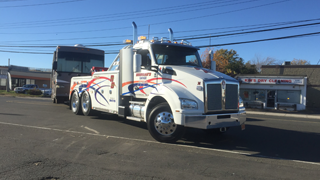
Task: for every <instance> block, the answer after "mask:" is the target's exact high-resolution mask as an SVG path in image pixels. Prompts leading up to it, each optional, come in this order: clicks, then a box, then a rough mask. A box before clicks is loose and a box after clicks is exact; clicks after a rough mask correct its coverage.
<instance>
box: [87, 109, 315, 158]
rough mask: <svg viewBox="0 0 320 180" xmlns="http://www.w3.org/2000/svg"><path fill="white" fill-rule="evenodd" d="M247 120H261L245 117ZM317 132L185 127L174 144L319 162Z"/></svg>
mask: <svg viewBox="0 0 320 180" xmlns="http://www.w3.org/2000/svg"><path fill="white" fill-rule="evenodd" d="M92 118H93V119H97V120H108V121H118V122H120V123H124V124H128V125H131V126H134V127H138V128H141V129H145V130H146V131H147V124H146V123H141V122H136V121H131V120H126V119H124V118H121V117H118V116H117V115H107V116H106V114H99V115H97V116H95V117H92ZM247 121H248V122H259V121H264V120H259V119H253V118H248V119H247ZM319 142H320V133H310V132H300V131H292V130H285V129H280V128H271V127H266V126H259V125H249V124H247V125H246V130H244V131H241V130H240V127H233V128H230V129H229V130H228V131H227V132H226V133H224V134H210V133H207V132H205V131H204V130H201V129H194V128H186V133H185V134H184V136H183V137H182V138H181V140H179V141H177V142H176V143H175V144H181V145H189V146H195V147H204V148H212V149H221V150H230V151H239V152H245V153H249V154H252V156H258V157H264V158H266V157H267V158H279V159H292V160H300V161H311V162H320V156H319V149H320V143H319Z"/></svg>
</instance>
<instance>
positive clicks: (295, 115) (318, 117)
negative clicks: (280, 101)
mask: <svg viewBox="0 0 320 180" xmlns="http://www.w3.org/2000/svg"><path fill="white" fill-rule="evenodd" d="M246 113H247V114H259V115H266V116H282V117H295V118H307V119H320V115H310V114H291V113H272V112H256V111H246Z"/></svg>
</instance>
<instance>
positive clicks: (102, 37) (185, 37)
mask: <svg viewBox="0 0 320 180" xmlns="http://www.w3.org/2000/svg"><path fill="white" fill-rule="evenodd" d="M318 20H320V19H318ZM273 24H274V23H273ZM319 24H320V22H317V23H309V24H301V25H295V26H285V27H279V28H273V29H262V30H256V31H247V32H240V33H236V32H237V31H244V30H249V29H260V28H261V27H270V26H261V27H255V28H247V29H239V30H234V31H225V32H216V33H213V32H210V33H207V34H210V35H209V36H202V35H203V34H197V35H189V36H181V37H178V39H177V40H182V39H183V40H192V39H203V38H215V37H222V36H234V35H240V34H251V33H259V32H267V31H275V30H283V29H291V28H299V27H306V26H315V25H319ZM274 26H277V25H274ZM227 32H235V33H229V34H221V33H227ZM218 33H220V34H218ZM166 34H167V33H166ZM207 34H205V35H207ZM211 34H218V35H211ZM125 36H130V35H119V36H101V37H86V38H67V39H41V40H24V41H9V42H30V41H34V42H36V41H69V40H84V39H104V38H115V37H125ZM190 36H192V38H188V37H190ZM199 36H200V37H199ZM108 44H117V42H109V43H108Z"/></svg>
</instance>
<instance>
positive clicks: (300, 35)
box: [0, 32, 320, 54]
mask: <svg viewBox="0 0 320 180" xmlns="http://www.w3.org/2000/svg"><path fill="white" fill-rule="evenodd" d="M318 34H320V32H314V33H307V34H298V35H292V36H283V37H276V38H269V39H260V40H253V41H243V42H234V43H225V44H213V45H202V46H197V47H198V48H206V47H215V46H229V45H238V44H248V43H255V42H264V41H274V40H282V39H291V38H299V37H306V36H312V35H318ZM122 45H123V44H122ZM96 46H112V45H106V44H101V45H96ZM0 47H1V46H0ZM16 47H24V46H16ZM35 47H37V48H39V47H41V46H35ZM48 47H49V46H46V47H45V48H48ZM55 47H56V46H50V48H55ZM112 51H113V50H110V52H106V53H105V54H117V53H118V51H115V52H112ZM0 52H9V53H28V54H52V53H42V52H25V51H7V50H0Z"/></svg>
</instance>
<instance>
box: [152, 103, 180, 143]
mask: <svg viewBox="0 0 320 180" xmlns="http://www.w3.org/2000/svg"><path fill="white" fill-rule="evenodd" d="M147 123H148V124H147V125H148V130H149V133H150V134H151V136H152V137H153V138H154V139H155V140H157V141H159V142H168V143H172V142H176V141H177V140H178V139H180V138H181V137H182V136H183V134H184V127H183V126H180V125H177V124H175V122H174V119H173V115H172V111H171V109H170V106H169V104H168V103H161V104H159V105H157V106H156V107H155V108H154V109H153V110H152V111H151V113H150V116H149V118H148V122H147Z"/></svg>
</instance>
